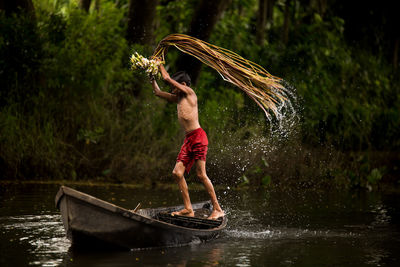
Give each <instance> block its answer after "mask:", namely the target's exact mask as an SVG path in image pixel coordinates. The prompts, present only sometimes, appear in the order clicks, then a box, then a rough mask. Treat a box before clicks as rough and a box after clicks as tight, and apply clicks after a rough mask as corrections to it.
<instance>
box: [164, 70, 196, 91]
mask: <svg viewBox="0 0 400 267" xmlns="http://www.w3.org/2000/svg"><path fill="white" fill-rule="evenodd" d="M160 72H161V75H162V77H163V79H164V81H166V82H167V83H169V84H170V85H172V86H173V87H176V88H177V89H178V90H179V91H181V92H183V93H184V94H186V95H188V94H191V93H193V90H192V89H191V88H190V87H189V86H186V85H183V84H181V83H178V82H177V81H175V80H174V79H172V78H171V76H169V73H168V72H167V70H166V69H165V67H164V65H163V64H160Z"/></svg>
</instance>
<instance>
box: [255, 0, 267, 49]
mask: <svg viewBox="0 0 400 267" xmlns="http://www.w3.org/2000/svg"><path fill="white" fill-rule="evenodd" d="M267 9H268V0H259V1H258V15H257V28H256V43H257V44H258V45H260V46H262V45H263V44H264V41H265V28H266V26H267Z"/></svg>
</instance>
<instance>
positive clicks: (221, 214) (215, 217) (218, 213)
mask: <svg viewBox="0 0 400 267" xmlns="http://www.w3.org/2000/svg"><path fill="white" fill-rule="evenodd" d="M224 216H225V213H224V211H223V210H213V211H212V212H211V215H210V216H208V218H207V219H209V220H218V219H219V218H221V217H224Z"/></svg>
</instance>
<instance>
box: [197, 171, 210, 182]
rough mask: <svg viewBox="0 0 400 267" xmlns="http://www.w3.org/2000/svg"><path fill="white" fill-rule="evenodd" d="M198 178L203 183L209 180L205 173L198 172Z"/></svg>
mask: <svg viewBox="0 0 400 267" xmlns="http://www.w3.org/2000/svg"><path fill="white" fill-rule="evenodd" d="M196 174H197V178H198V179H199V180H200V181H201V182H204V181H206V180H207V179H208V177H207V174H206V173H205V172H202V171H198V172H197V173H196Z"/></svg>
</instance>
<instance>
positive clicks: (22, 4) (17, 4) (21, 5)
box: [0, 0, 35, 19]
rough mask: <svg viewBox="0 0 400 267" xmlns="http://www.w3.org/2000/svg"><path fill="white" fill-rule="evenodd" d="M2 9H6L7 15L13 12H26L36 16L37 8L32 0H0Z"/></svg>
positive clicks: (33, 16)
mask: <svg viewBox="0 0 400 267" xmlns="http://www.w3.org/2000/svg"><path fill="white" fill-rule="evenodd" d="M0 10H4V11H5V13H6V15H7V16H9V15H10V14H12V13H19V12H20V11H22V12H26V13H28V14H30V15H31V16H32V18H33V19H34V18H35V8H34V6H33V3H32V0H12V1H10V0H0Z"/></svg>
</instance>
